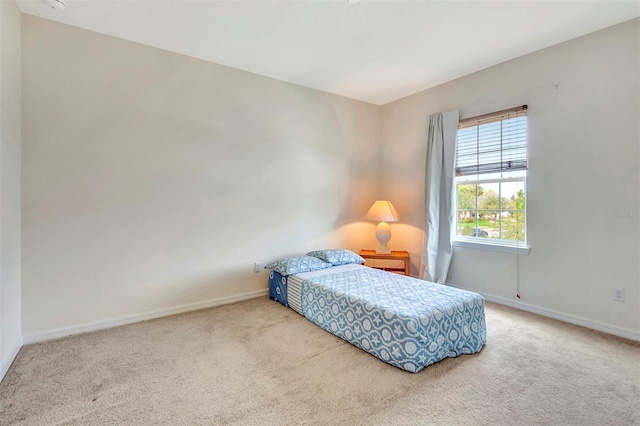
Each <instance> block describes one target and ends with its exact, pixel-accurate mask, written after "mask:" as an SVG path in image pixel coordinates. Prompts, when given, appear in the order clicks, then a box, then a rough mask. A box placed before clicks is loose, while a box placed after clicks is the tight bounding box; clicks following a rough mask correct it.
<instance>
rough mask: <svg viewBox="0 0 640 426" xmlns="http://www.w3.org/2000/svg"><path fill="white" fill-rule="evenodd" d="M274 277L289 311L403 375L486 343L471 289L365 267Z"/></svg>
mask: <svg viewBox="0 0 640 426" xmlns="http://www.w3.org/2000/svg"><path fill="white" fill-rule="evenodd" d="M276 274H277V273H275V272H274V273H272V275H271V276H270V280H269V287H270V293H271V288H272V281H275V279H276V278H277V279H279V280H280V285H281V287H283V289H284V290H285V292H284V296H285V297H284V298H282V300H279V301H280V302H281V303H283V302H284V303H283V304H284V305H285V306H289V307H291V308H292V309H293V310H295V311H296V312H298V313H299V314H301V315H303V316H304V317H306V318H307V319H309V320H310V321H311V322H313V323H315V324H316V325H318V326H320V327H322V328H323V329H325V330H327V331H329V332H330V333H332V334H334V335H336V336H338V337H340V338H342V339H344V340H346V341H348V342H349V343H351V344H353V345H354V346H356V347H358V348H360V349H363V350H365V351H367V352H368V353H370V354H372V355H374V356H376V357H378V358H379V359H381V360H383V361H385V362H387V363H389V364H391V365H394V366H396V367H398V368H401V369H403V370H406V371H411V372H417V371H420V370H421V369H422V368H424V367H425V366H427V365H430V364H433V363H434V362H437V361H440V360H442V359H444V358H447V357H456V356H459V355H461V354H471V353H476V352H479V351H480V350H481V349H482V346H483V345H484V343H485V342H486V324H485V316H484V298H483V297H482V296H480V295H479V294H476V293H473V292H469V291H465V290H460V289H457V288H453V287H449V286H446V285H440V284H434V283H430V282H427V281H423V280H419V279H417V278H412V277H406V276H403V275H397V274H393V273H389V272H385V271H381V270H377V269H372V268H367V267H364V266H361V265H342V266H336V267H333V268H328V269H323V270H319V271H313V272H305V273H301V274H295V275H289V276H288V277H282V276H281V275H280V274H277V275H276ZM278 276H279V277H278ZM282 293H283V292H282V291H281V294H282ZM272 298H273V297H272ZM276 300H278V299H276Z"/></svg>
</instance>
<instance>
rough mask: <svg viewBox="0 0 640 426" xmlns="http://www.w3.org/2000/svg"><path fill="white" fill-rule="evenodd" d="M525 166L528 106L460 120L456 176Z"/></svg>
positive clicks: (497, 171) (512, 169) (521, 168)
mask: <svg viewBox="0 0 640 426" xmlns="http://www.w3.org/2000/svg"><path fill="white" fill-rule="evenodd" d="M526 168H527V106H526V105H523V106H520V107H517V108H511V109H508V110H504V111H498V112H495V113H491V114H486V115H482V116H478V117H473V118H468V119H465V120H461V121H460V124H459V126H458V136H457V148H456V176H468V175H477V174H484V173H499V172H506V171H515V170H526Z"/></svg>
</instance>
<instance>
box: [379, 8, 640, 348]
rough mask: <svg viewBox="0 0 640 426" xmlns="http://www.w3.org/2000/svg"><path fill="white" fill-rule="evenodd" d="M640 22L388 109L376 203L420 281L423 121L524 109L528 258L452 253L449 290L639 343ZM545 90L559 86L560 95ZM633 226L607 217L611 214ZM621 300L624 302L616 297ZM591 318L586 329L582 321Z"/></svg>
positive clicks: (470, 251) (537, 54)
mask: <svg viewBox="0 0 640 426" xmlns="http://www.w3.org/2000/svg"><path fill="white" fill-rule="evenodd" d="M639 25H640V20H638V19H636V20H633V21H629V22H626V23H623V24H620V25H617V26H614V27H611V28H608V29H605V30H602V31H599V32H597V33H593V34H590V35H587V36H584V37H581V38H578V39H575V40H572V41H569V42H566V43H563V44H560V45H557V46H554V47H550V48H547V49H544V50H541V51H538V52H535V53H532V54H529V55H526V56H523V57H520V58H518V59H515V60H512V61H509V62H505V63H503V64H500V65H497V66H494V67H491V68H488V69H485V70H483V71H480V72H477V73H474V74H471V75H468V76H465V77H463V78H460V79H458V80H455V81H452V82H450V83H447V84H444V85H441V86H438V87H435V88H432V89H429V90H426V91H423V92H420V93H418V94H415V95H412V96H410V97H407V98H404V99H401V100H398V101H396V102H393V103H390V104H387V105H385V106H384V107H383V112H382V127H381V139H382V153H383V156H382V158H383V160H382V170H381V171H382V182H383V183H382V196H383V197H386V198H389V199H391V200H392V201H393V202H394V204H395V205H396V207H397V208H398V210H399V211H400V214H401V215H402V216H403V219H404V222H403V223H402V224H396V225H393V233H394V236H393V238H392V244H391V245H392V246H393V248H406V249H408V250H410V251H411V253H412V258H413V262H414V264H413V265H412V266H413V268H412V269H413V270H415V271H417V270H418V269H417V266H418V264H419V261H420V260H419V259H420V256H419V254H420V249H421V244H422V238H423V232H422V231H421V229H422V226H423V213H424V208H423V192H424V189H423V188H424V158H425V145H426V143H425V139H426V131H427V123H428V116H429V114H432V113H435V112H438V111H447V110H450V109H454V108H459V109H460V116H461V118H467V117H472V116H476V115H479V114H483V113H489V112H492V111H497V110H501V109H505V108H509V107H513V106H517V105H522V104H528V106H529V112H528V117H529V160H530V163H529V166H530V167H529V180H528V211H527V215H528V233H529V242H530V245H531V247H532V248H531V253H530V255H529V256H521V257H520V259H519V262H520V264H519V272H518V269H517V258H516V256H514V255H510V254H501V253H496V252H489V251H481V250H474V249H463V248H455V249H454V257H453V264H452V271H451V282H452V284H454V285H456V286H461V287H465V288H468V289H472V290H475V291H479V292H482V293H484V294H488V295H493V296H497V297H498V298H502V301H507V302H509V301H516V298H515V294H516V281H517V278H519V280H520V286H521V293H520V294H521V296H522V299H521V302H522V303H525V304H528V305H531V306H533V307H538V308H542V310H547V313H551V314H553V313H561V314H562V315H561V316H563V317H564V318H565V319H571V318H573V319H577V320H578V321H577V322H582V323H588V324H589V325H591V326H597V325H601V326H602V327H601V328H602V329H611V330H614V331H619V332H621V333H618V334H623V335H624V334H625V333H626V335H631V336H637V337H640V314H639V306H640V292H639V290H640V273H639V267H638V259H639V258H640V249H639V244H640V243H639V241H640V238H639V236H640V226H639V223H640V219H639V218H638V216H637V212H638V209H639V208H640V201H639V189H638V188H639V181H640V175H639V170H640V169H639V163H638V160H639V158H638V157H639V141H640V135H639V129H640V123H639V117H640V110H639V103H640V102H639V100H640V91H639V84H638V80H639V76H640V68H639V66H640V65H639V64H640V58H639V52H640V37H639ZM552 82H557V83H559V87H558V90H555V89H554V88H553V87H552ZM614 209H617V210H621V211H622V210H627V211H630V212H632V214H636V216H632V217H629V216H626V217H607V216H606V214H605V212H606V210H614ZM614 287H622V288H624V290H625V295H626V301H625V302H624V303H620V302H614V301H613V300H612V289H613V288H614ZM582 320H586V321H582Z"/></svg>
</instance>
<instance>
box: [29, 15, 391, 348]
mask: <svg viewBox="0 0 640 426" xmlns="http://www.w3.org/2000/svg"><path fill="white" fill-rule="evenodd" d="M22 19H23V20H22V30H23V33H22V37H23V40H22V41H23V52H22V54H23V104H24V107H23V117H24V122H25V126H24V135H23V172H24V173H23V204H22V207H23V333H24V334H25V339H26V338H27V336H30V335H31V336H33V335H37V334H41V333H44V332H47V331H51V330H54V329H58V328H61V327H74V326H78V325H81V324H87V323H91V322H93V321H105V320H108V319H114V318H122V317H126V316H129V315H136V314H139V313H144V312H149V311H154V310H166V309H170V308H172V307H176V306H182V305H186V304H191V303H199V302H202V301H207V300H212V299H217V298H222V297H226V296H232V295H237V294H242V293H246V292H253V291H256V290H262V289H265V288H266V283H267V274H266V272H263V273H260V274H254V273H253V263H254V261H260V262H263V263H265V262H268V261H270V260H273V259H275V258H278V257H280V256H283V255H297V254H304V253H305V252H306V251H308V250H311V249H314V248H323V247H336V246H342V247H347V248H352V249H359V248H360V246H361V243H362V241H361V240H360V236H363V235H364V234H366V233H367V232H368V231H371V232H370V233H369V234H370V235H373V225H370V224H366V223H363V222H362V219H361V218H362V216H363V215H364V213H365V212H366V210H367V208H368V207H369V205H370V204H371V203H372V202H373V201H374V200H375V198H376V196H377V195H378V190H379V188H378V185H377V180H376V178H377V173H378V162H379V152H378V140H379V119H380V117H379V113H380V109H379V107H375V106H372V105H368V104H365V103H362V102H357V101H353V100H348V99H345V98H341V97H338V96H334V95H329V94H327V93H323V92H319V91H315V90H312V89H307V88H303V87H299V86H295V85H292V84H288V83H283V82H280V81H276V80H273V79H269V78H265V77H261V76H258V75H255V74H250V73H247V72H243V71H239V70H235V69H231V68H228V67H224V66H220V65H216V64H211V63H207V62H204V61H200V60H197V59H193V58H189V57H185V56H181V55H178V54H174V53H170V52H166V51H163V50H159V49H155V48H151V47H146V46H142V45H139V44H136V43H132V42H128V41H123V40H120V39H116V38H113V37H108V36H104V35H100V34H97V33H92V32H89V31H86V30H82V29H78V28H74V27H70V26H65V25H62V24H58V23H54V22H51V21H46V20H42V19H39V18H35V17H33V16H29V15H23V17H22ZM363 238H364V239H366V238H367V237H364V236H363Z"/></svg>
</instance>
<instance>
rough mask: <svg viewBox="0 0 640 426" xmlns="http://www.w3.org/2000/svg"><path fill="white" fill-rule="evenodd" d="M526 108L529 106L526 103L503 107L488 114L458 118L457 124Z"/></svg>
mask: <svg viewBox="0 0 640 426" xmlns="http://www.w3.org/2000/svg"><path fill="white" fill-rule="evenodd" d="M528 108H529V107H528V106H527V105H522V106H518V107H513V108H509V109H503V110H502V111H496V112H491V113H489V114H482V115H477V116H475V117H469V118H465V119H463V120H460V121H459V123H458V124H466V123H471V122H474V121H480V120H482V119H485V118H489V117H495V116H497V115H504V114H508V113H510V112H518V111H526V110H527V109H528Z"/></svg>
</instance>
